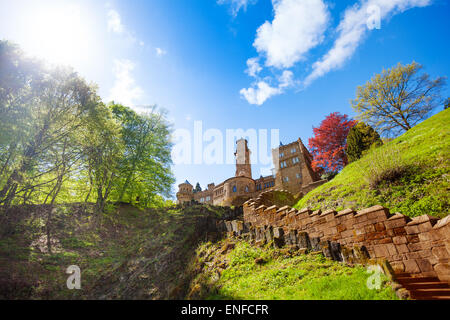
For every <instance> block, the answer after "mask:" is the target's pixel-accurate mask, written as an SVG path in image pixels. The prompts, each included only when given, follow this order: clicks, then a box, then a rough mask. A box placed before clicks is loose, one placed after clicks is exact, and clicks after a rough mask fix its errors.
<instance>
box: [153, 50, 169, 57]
mask: <svg viewBox="0 0 450 320" xmlns="http://www.w3.org/2000/svg"><path fill="white" fill-rule="evenodd" d="M155 50H156V55H157V56H158V57H162V56H164V55H166V54H167V51H166V50H163V49H161V48H156V49H155Z"/></svg>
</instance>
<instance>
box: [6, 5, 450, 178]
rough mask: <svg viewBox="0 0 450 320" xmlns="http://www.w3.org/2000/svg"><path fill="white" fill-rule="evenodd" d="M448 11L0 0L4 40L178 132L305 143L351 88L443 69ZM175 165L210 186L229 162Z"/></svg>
mask: <svg viewBox="0 0 450 320" xmlns="http://www.w3.org/2000/svg"><path fill="white" fill-rule="evenodd" d="M374 6H375V9H377V8H378V9H379V11H376V10H375V11H373V8H374ZM368 8H369V11H368V10H367V9H368ZM449 13H450V5H449V3H448V2H447V1H444V0H434V1H431V0H392V1H382V0H368V1H358V0H354V1H331V0H325V1H322V0H273V1H271V0H219V1H217V0H195V1H188V0H183V1H182V0H152V1H131V0H127V1H119V0H116V1H108V2H104V1H87V0H81V1H69V0H58V1H56V0H53V1H52V0H41V1H24V0H16V1H9V0H0V38H3V39H8V40H11V41H14V42H16V43H18V44H19V45H21V46H22V48H24V50H26V51H27V52H29V53H30V54H34V55H38V56H42V57H44V58H45V59H47V60H48V61H50V62H55V63H63V64H69V65H72V66H73V67H74V68H75V69H76V70H77V71H78V72H79V73H80V74H81V75H83V76H84V77H85V78H86V79H87V80H89V81H92V82H94V83H97V84H98V85H99V88H100V90H99V92H100V95H101V96H102V98H103V99H104V100H105V101H109V100H111V99H114V100H115V101H119V102H123V103H124V104H127V105H130V106H133V107H134V108H136V109H137V110H140V107H141V106H143V105H151V104H157V105H159V106H160V107H163V108H165V109H167V111H168V117H169V119H170V120H171V122H172V123H173V127H174V130H177V129H178V130H179V129H187V130H189V131H190V132H191V133H193V128H194V122H195V121H201V122H202V125H203V130H204V131H205V130H207V129H217V130H219V131H220V132H222V133H223V136H224V137H225V132H226V130H227V129H238V128H242V129H244V130H246V129H251V128H253V129H256V130H259V129H267V130H269V132H270V130H271V129H278V130H279V137H280V140H281V141H282V142H284V143H288V142H291V141H293V140H295V139H297V138H298V137H300V138H301V139H302V140H303V141H304V143H305V144H307V141H308V138H309V137H311V135H312V127H313V126H317V125H319V123H320V121H321V120H323V118H324V117H325V116H326V115H328V114H329V113H331V112H335V111H339V112H341V113H346V114H348V115H350V116H354V115H355V114H354V113H353V111H352V109H351V107H350V103H349V101H350V99H353V98H355V92H356V87H357V86H358V85H362V84H364V83H365V82H366V81H367V80H369V79H370V78H371V77H372V76H373V75H374V74H375V73H378V72H380V71H381V70H382V69H383V68H389V67H392V66H394V65H396V64H397V63H398V62H401V63H403V64H405V63H410V62H412V61H413V60H414V61H417V62H419V63H421V64H423V65H424V67H425V71H426V72H428V73H429V74H430V75H431V76H432V77H433V78H434V77H437V76H448V75H449V74H450V72H449V71H450V67H449V64H448V52H449V49H450V44H449V40H450V39H449V30H450V19H448V16H449ZM374 17H380V21H381V25H380V28H379V29H378V28H373V26H376V25H371V26H372V27H371V28H368V24H367V21H366V20H367V19H368V18H369V19H372V20H370V21H369V24H370V22H373V21H375V22H376V19H375V20H374ZM255 62H256V63H255ZM250 67H251V68H250ZM443 94H444V96H445V97H447V96H449V90H448V88H446V90H444V92H443ZM439 110H440V109H439ZM439 110H437V111H439ZM206 144H207V143H205V145H206ZM251 147H252V146H251ZM224 152H225V151H224ZM224 156H225V155H224ZM261 169H262V171H261ZM267 169H268V168H267V167H266V166H262V165H255V166H253V176H254V177H258V176H259V175H260V173H267ZM174 173H175V175H176V179H177V183H180V182H181V181H184V180H185V179H188V180H189V181H190V182H191V183H195V182H197V181H199V182H200V184H201V185H202V187H205V186H206V184H207V183H209V182H212V181H213V182H216V183H218V182H221V181H222V180H224V179H226V178H228V177H230V176H232V175H233V174H234V166H233V165H230V164H205V163H202V164H176V165H175V166H174Z"/></svg>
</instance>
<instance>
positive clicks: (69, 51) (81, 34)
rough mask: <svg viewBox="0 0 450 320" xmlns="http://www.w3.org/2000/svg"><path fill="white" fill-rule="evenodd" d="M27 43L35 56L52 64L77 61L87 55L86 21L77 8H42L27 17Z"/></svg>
mask: <svg viewBox="0 0 450 320" xmlns="http://www.w3.org/2000/svg"><path fill="white" fill-rule="evenodd" d="M27 24H28V28H27V29H28V30H27V35H28V37H29V39H28V44H29V46H31V47H32V50H31V51H32V52H33V54H35V55H36V56H38V57H39V58H43V59H45V60H46V61H48V62H50V63H53V64H64V65H78V64H79V62H81V61H82V60H83V59H86V58H87V57H88V56H89V40H90V32H89V25H88V23H87V22H86V19H84V17H83V14H82V11H81V8H80V7H79V6H77V5H66V6H60V7H52V8H45V9H44V8H42V9H39V10H37V11H36V12H33V13H32V14H31V15H30V16H29V17H28V19H27Z"/></svg>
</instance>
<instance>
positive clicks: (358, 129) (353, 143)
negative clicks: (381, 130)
mask: <svg viewBox="0 0 450 320" xmlns="http://www.w3.org/2000/svg"><path fill="white" fill-rule="evenodd" d="M382 144H383V142H382V141H381V138H380V135H379V134H378V132H376V131H375V130H374V129H373V128H372V127H371V126H369V125H366V124H365V123H364V122H358V124H357V125H356V126H354V127H353V128H351V129H350V131H349V132H348V136H347V149H346V153H347V157H348V162H349V163H350V162H353V161H356V160H358V159H359V158H361V156H362V155H363V153H364V151H366V150H368V149H370V148H371V147H372V146H380V145H382Z"/></svg>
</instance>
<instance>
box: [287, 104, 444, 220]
mask: <svg viewBox="0 0 450 320" xmlns="http://www.w3.org/2000/svg"><path fill="white" fill-rule="evenodd" d="M449 124H450V109H446V110H443V111H441V112H440V113H438V114H436V115H434V116H433V117H431V118H429V119H427V120H425V121H423V122H422V123H420V124H418V125H417V126H415V127H413V128H412V129H410V130H408V131H407V132H406V133H405V134H403V135H401V136H400V137H398V138H396V139H394V140H392V141H390V142H388V143H386V144H385V145H383V146H381V147H379V148H376V149H374V150H371V151H370V152H369V153H368V154H367V155H365V156H364V157H362V158H361V159H360V160H358V161H355V162H353V163H351V164H349V165H348V166H346V167H345V168H344V169H343V170H342V171H341V172H340V173H339V174H338V175H337V176H336V177H335V178H334V179H333V180H331V181H329V182H328V183H326V184H323V185H322V186H320V187H318V188H316V189H314V190H313V191H311V192H309V193H308V194H306V195H305V196H304V197H303V198H302V199H300V200H299V202H298V203H297V204H296V206H295V207H296V208H305V207H310V208H312V209H319V208H321V209H322V210H323V209H337V210H341V209H343V208H350V207H353V208H355V209H361V208H365V207H370V206H373V205H376V204H380V205H383V206H385V207H387V208H389V209H390V211H391V212H400V213H402V214H404V215H407V216H410V217H415V216H419V215H423V214H429V215H433V216H436V217H445V216H447V215H448V214H449V213H450V192H449V191H450V184H449V179H450V163H449V161H450V129H449Z"/></svg>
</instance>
